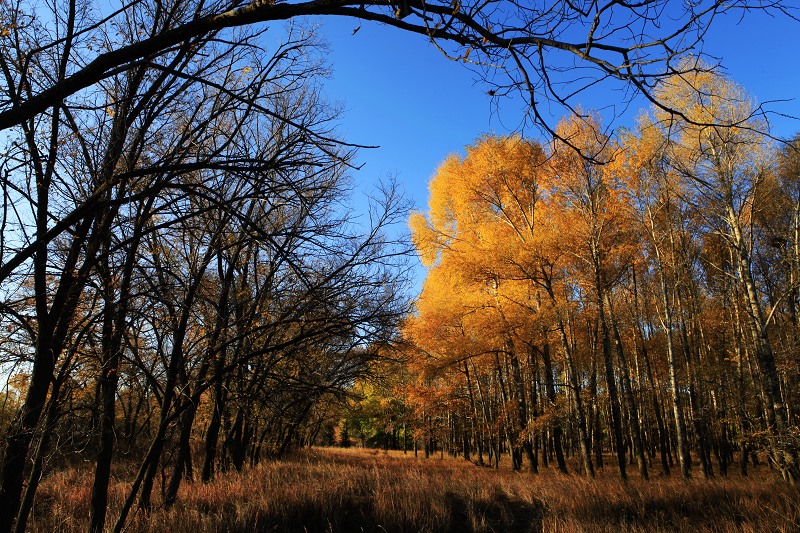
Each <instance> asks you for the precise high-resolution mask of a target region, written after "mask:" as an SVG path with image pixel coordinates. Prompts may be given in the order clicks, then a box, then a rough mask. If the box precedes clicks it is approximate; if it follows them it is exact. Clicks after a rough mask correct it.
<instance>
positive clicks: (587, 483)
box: [29, 449, 800, 533]
mask: <svg viewBox="0 0 800 533" xmlns="http://www.w3.org/2000/svg"><path fill="white" fill-rule="evenodd" d="M613 474H614V472H613V470H611V469H609V471H608V472H607V473H606V474H605V475H603V474H601V475H600V476H599V478H598V479H597V480H594V481H592V480H588V479H585V478H583V477H580V476H575V475H573V476H562V475H559V474H557V473H555V472H552V471H545V472H543V473H542V474H540V475H538V476H534V475H530V474H528V473H516V474H515V473H512V472H510V471H508V470H503V469H501V470H500V471H496V470H493V469H490V468H480V467H476V466H474V465H472V464H471V463H468V462H465V461H460V460H456V459H449V458H445V459H439V458H438V456H437V458H431V459H428V460H425V459H422V458H420V459H419V460H415V459H414V458H413V455H412V454H409V455H407V456H403V455H402V454H399V453H389V454H384V453H383V452H374V451H369V450H358V449H350V450H338V449H314V450H308V451H305V452H302V453H299V454H297V455H295V456H294V457H292V458H290V459H287V460H284V461H278V462H267V463H263V464H261V465H260V466H258V467H257V468H255V469H252V470H249V471H246V472H244V473H242V474H235V473H230V474H225V475H222V476H219V478H218V479H217V480H216V481H214V482H213V483H211V484H208V485H204V484H202V483H193V484H192V483H186V484H184V485H183V487H182V488H181V493H180V499H179V503H178V504H177V505H176V506H175V507H173V508H172V509H169V510H164V509H159V508H158V505H159V501H158V499H157V498H156V500H155V502H154V504H155V506H156V510H154V512H153V513H152V514H151V516H149V517H145V516H143V515H141V514H139V515H137V516H136V517H135V518H134V520H133V522H132V523H131V524H130V526H129V528H128V531H170V532H203V531H209V532H210V531H215V532H216V531H219V532H223V531H225V532H250V531H298V532H304V531H321V532H324V531H341V532H350V531H390V532H393V531H457V532H459V533H461V532H464V533H466V532H468V531H548V532H549V531H564V532H583V531H586V532H594V531H637V532H645V531H647V532H650V531H692V532H693V533H694V532H712V531H714V532H723V531H724V532H728V531H744V532H762V531H763V532H768V531H769V532H773V531H776V532H777V531H783V532H789V531H800V493H798V491H797V490H795V489H794V488H792V487H789V486H787V485H784V484H782V483H780V482H778V481H775V480H774V478H773V477H772V476H771V475H770V474H769V472H766V471H761V472H756V473H755V475H753V476H752V477H750V478H745V479H743V478H739V477H730V478H728V479H717V480H714V481H710V482H706V481H702V480H692V481H690V482H688V483H685V482H683V481H681V480H680V479H678V478H676V477H673V478H668V479H656V480H652V481H650V482H646V481H643V480H639V479H632V480H631V481H630V482H629V483H627V484H624V485H623V484H621V483H620V482H619V481H618V480H617V479H616V477H614V475H613ZM90 487H91V479H90V476H88V475H87V471H81V470H78V469H75V468H72V469H68V470H64V471H62V472H59V473H57V474H55V475H53V476H51V477H50V478H48V479H47V480H46V481H45V482H44V483H43V485H42V487H41V489H40V493H39V497H38V500H37V505H36V512H35V514H34V516H33V517H32V520H31V522H30V523H29V526H31V527H32V529H33V530H35V531H48V532H49V531H85V530H86V529H87V526H88V502H89V496H90V490H91V488H90ZM127 487H128V485H127V484H126V483H124V482H118V483H116V484H115V485H114V486H113V489H112V495H111V510H110V512H109V516H111V517H114V516H115V515H116V512H117V510H118V509H119V506H120V505H121V503H122V499H123V498H124V496H125V491H126V489H127Z"/></svg>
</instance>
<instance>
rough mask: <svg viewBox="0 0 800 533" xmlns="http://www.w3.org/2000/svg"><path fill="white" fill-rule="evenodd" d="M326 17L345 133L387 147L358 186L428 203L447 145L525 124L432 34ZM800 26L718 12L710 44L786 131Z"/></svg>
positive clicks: (602, 99)
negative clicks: (384, 186)
mask: <svg viewBox="0 0 800 533" xmlns="http://www.w3.org/2000/svg"><path fill="white" fill-rule="evenodd" d="M321 24H322V28H321V30H322V33H323V35H324V37H325V39H326V40H327V42H328V43H329V45H330V58H329V59H330V63H331V66H332V69H333V78H332V79H330V80H326V81H325V91H326V93H327V94H328V96H329V98H331V99H332V100H333V101H336V102H339V103H341V104H343V106H344V108H345V112H344V114H343V116H342V118H341V121H340V125H341V126H340V132H341V134H342V135H343V136H344V137H345V138H346V139H347V140H348V141H350V142H355V143H363V144H368V145H378V146H379V148H375V149H369V150H362V151H361V152H360V154H359V162H360V163H362V164H363V165H364V166H363V168H362V169H361V170H360V171H358V172H355V173H354V176H353V177H354V180H355V183H356V186H357V191H356V193H357V194H358V192H359V191H366V190H368V189H369V188H370V186H371V184H373V183H375V182H376V181H377V180H379V179H382V178H385V177H386V176H389V175H393V176H396V177H397V178H398V181H399V182H400V183H401V184H402V185H403V187H404V188H405V191H406V194H407V195H408V196H409V197H410V198H411V199H412V200H413V201H414V203H415V205H416V206H417V208H419V209H425V208H426V207H427V194H428V182H429V180H430V178H431V176H432V175H433V174H434V173H435V172H436V168H437V166H438V165H439V164H440V163H441V162H442V161H443V160H444V158H445V157H446V156H447V155H448V154H449V153H453V152H461V151H462V149H463V147H464V146H465V145H467V144H471V143H472V142H473V141H474V140H475V139H476V138H477V137H478V136H479V135H480V134H482V133H487V132H488V133H497V134H504V133H508V132H511V131H515V130H517V128H518V127H519V120H520V117H521V109H520V104H519V102H514V101H507V102H503V101H501V102H500V106H501V107H500V111H499V112H498V111H497V109H495V108H494V107H493V103H492V99H491V98H490V97H489V96H488V95H487V94H486V91H487V90H488V89H489V87H488V86H487V85H486V84H485V83H482V82H481V81H480V80H478V79H477V77H476V75H475V74H474V73H472V72H470V71H469V70H468V69H467V68H465V66H464V65H463V64H461V63H456V62H454V61H449V60H447V59H446V58H445V57H443V56H442V54H441V52H440V51H438V50H437V49H436V48H435V47H434V46H433V45H432V44H430V43H428V42H427V41H426V39H425V38H424V37H422V36H419V35H412V34H409V33H405V32H403V31H400V30H397V29H394V28H390V27H386V26H383V25H379V24H374V23H366V22H363V23H362V22H359V21H357V20H349V19H338V18H336V19H330V18H329V19H326V20H323V21H321ZM357 27H360V29H359V30H358V32H357V33H356V34H353V30H355V29H356V28H357ZM798 30H800V22H797V21H794V20H791V19H789V18H788V17H785V16H778V15H776V16H769V15H767V14H764V13H760V12H750V13H747V14H746V15H745V16H744V18H743V19H741V20H740V19H739V18H737V17H733V16H727V17H722V18H717V19H716V20H715V21H714V24H713V25H712V27H711V29H710V31H709V33H708V35H707V39H706V42H705V45H704V51H705V52H706V53H707V54H710V55H713V56H716V57H719V58H721V59H722V62H723V65H724V66H725V67H726V69H727V73H728V74H729V75H730V76H731V77H732V78H733V79H734V80H735V81H737V82H738V83H739V84H741V85H743V86H744V87H745V88H746V89H747V90H748V91H749V92H750V93H751V94H752V95H753V96H755V97H756V98H757V100H758V101H759V102H769V101H772V103H769V104H768V108H769V109H771V110H772V111H773V112H775V113H776V114H774V115H772V117H771V122H772V126H773V133H774V134H776V135H778V136H790V135H793V134H794V133H796V132H798V131H800V121H798V120H795V119H790V118H786V117H782V116H780V114H783V115H791V116H796V117H800V101H799V100H798V97H800V94H798V92H800V89H799V88H800V60H798V56H797V53H796V51H795V47H796V43H797V35H798V34H800V31H798ZM619 100H620V97H619V95H618V94H615V93H603V92H596V93H594V94H591V95H589V94H587V95H586V100H585V101H581V104H582V105H583V107H584V108H587V109H593V108H599V107H603V106H608V105H617V106H618V105H619ZM779 100H786V101H779ZM644 107H646V104H645V103H644V102H642V104H641V105H635V104H634V105H633V106H631V108H630V109H629V110H628V111H627V113H626V114H625V115H623V116H622V117H621V118H620V119H618V120H617V121H616V122H615V124H614V126H615V127H617V126H631V125H632V122H633V117H635V115H636V114H637V113H638V110H639V109H641V108H644ZM618 109H619V108H618ZM526 133H528V132H526ZM529 133H531V134H534V135H535V134H536V133H537V132H535V131H530V132H529Z"/></svg>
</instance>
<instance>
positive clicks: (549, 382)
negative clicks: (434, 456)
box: [402, 72, 800, 482]
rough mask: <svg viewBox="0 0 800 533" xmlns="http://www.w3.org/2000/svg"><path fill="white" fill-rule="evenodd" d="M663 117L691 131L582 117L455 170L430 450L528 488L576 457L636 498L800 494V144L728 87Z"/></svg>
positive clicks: (434, 188)
mask: <svg viewBox="0 0 800 533" xmlns="http://www.w3.org/2000/svg"><path fill="white" fill-rule="evenodd" d="M698 89H699V90H698ZM659 98H661V99H662V100H663V101H665V102H669V103H670V105H674V106H676V107H680V108H681V109H683V110H684V114H685V115H686V118H685V119H683V118H676V117H675V116H674V115H670V114H667V113H664V112H663V111H661V110H660V109H658V108H655V109H653V110H652V112H651V113H650V114H644V115H642V116H641V117H640V119H639V121H638V125H637V127H636V128H634V129H632V130H629V131H626V132H623V133H622V134H621V135H619V136H617V137H615V138H611V137H608V136H606V135H604V134H603V133H602V131H603V130H602V127H601V125H600V124H599V119H598V118H597V116H596V115H593V114H591V113H588V114H585V115H583V116H582V117H577V116H573V117H571V118H567V119H564V120H563V121H562V122H561V123H560V124H559V126H558V129H557V133H558V135H557V136H556V137H555V138H554V140H553V141H552V142H551V143H548V144H547V145H546V146H542V145H540V144H539V143H536V142H534V141H529V140H525V139H522V138H520V137H517V136H511V137H491V136H487V137H484V138H481V139H480V140H478V141H477V142H476V143H475V144H474V145H473V146H470V147H468V148H467V152H466V155H465V156H464V157H460V156H457V155H454V156H451V157H449V158H448V159H447V160H446V161H445V162H444V163H443V164H442V165H441V167H440V168H439V170H438V172H437V174H436V176H435V177H434V178H433V181H432V182H431V187H430V204H429V210H428V211H427V213H424V214H423V213H420V212H418V213H416V214H415V215H414V216H413V217H412V220H411V226H412V229H413V234H414V235H413V236H414V243H415V245H416V247H417V249H418V251H419V253H420V255H421V257H422V258H423V261H424V262H425V263H426V265H427V266H428V275H427V278H426V280H425V285H424V288H423V291H422V295H421V296H420V299H419V301H418V303H417V308H416V312H415V313H414V315H413V316H412V317H411V318H410V319H409V320H408V321H407V323H406V325H405V326H404V334H405V336H406V338H407V342H408V343H409V346H408V348H407V353H408V355H409V360H410V363H409V365H410V366H409V372H408V378H407V380H406V383H407V385H406V387H407V390H409V391H410V392H409V393H408V394H406V395H404V396H402V397H403V398H404V401H405V402H406V408H407V410H408V416H409V417H411V418H414V419H415V420H416V424H417V425H418V426H419V427H421V428H424V430H425V431H426V432H427V433H426V437H425V438H433V439H435V440H436V441H437V442H438V446H445V447H447V448H449V449H450V450H451V451H453V452H454V453H455V452H458V453H463V454H464V456H465V457H468V458H470V457H474V456H475V455H477V458H476V459H475V461H476V462H477V463H479V464H483V463H484V462H486V461H487V460H488V462H494V463H495V465H496V464H497V462H498V461H499V459H500V457H501V455H502V453H503V452H504V451H510V452H511V460H512V463H513V468H514V469H519V468H520V467H521V466H522V463H523V461H527V462H528V463H529V465H528V466H529V468H530V470H532V471H536V470H537V468H538V466H539V464H540V463H542V462H548V461H552V460H553V457H554V458H555V461H556V462H557V466H558V468H559V469H561V470H562V471H563V472H567V471H568V464H567V461H566V459H565V457H566V456H569V455H572V456H573V457H576V464H578V465H580V466H579V467H578V469H579V470H581V471H583V472H584V473H586V474H587V475H589V476H594V475H595V469H596V468H598V467H600V468H602V467H603V466H604V461H605V460H606V459H607V457H606V456H605V455H604V454H605V453H609V452H610V453H612V455H613V457H614V458H615V460H616V461H615V462H616V465H617V468H618V471H619V476H620V477H621V478H622V479H625V478H626V477H627V475H628V473H627V472H628V468H629V466H630V465H632V464H634V463H635V465H636V468H637V469H638V471H639V474H640V475H641V476H642V477H644V478H647V477H648V476H649V475H650V473H651V471H652V470H654V469H655V470H658V471H660V472H661V473H663V474H665V475H667V474H670V472H671V471H672V470H673V469H675V470H678V471H679V472H680V475H682V476H683V477H689V476H690V475H692V468H693V465H698V464H699V468H700V471H701V473H702V476H704V477H706V478H709V477H712V476H714V475H715V473H719V474H721V475H726V474H727V473H728V471H729V470H730V469H731V468H733V467H734V465H736V466H735V467H736V468H738V469H739V470H740V472H741V473H742V474H743V475H746V474H747V469H748V466H749V465H750V464H751V462H754V461H758V460H768V461H769V463H770V465H771V466H772V467H773V468H774V469H775V470H776V471H777V472H779V473H780V475H781V476H783V478H784V479H786V480H788V481H790V482H796V481H797V480H798V475H799V474H800V470H799V465H798V446H800V434H798V419H797V409H798V407H799V406H800V404H799V403H798V402H800V397H799V396H798V394H800V391H798V389H797V386H796V383H797V379H798V377H800V374H799V372H800V344H798V334H800V330H798V328H799V327H800V323H798V313H797V307H798V305H800V301H798V279H800V271H799V270H798V268H800V203H798V200H799V199H800V197H799V196H798V179H800V174H799V173H798V169H800V167H798V156H797V148H798V143H797V142H796V141H795V142H793V143H783V144H778V145H776V144H774V143H772V142H771V141H770V140H769V138H768V137H767V136H766V135H764V133H763V132H764V131H765V128H766V125H765V124H764V123H763V121H761V120H758V119H757V118H755V116H754V115H753V110H754V107H755V104H754V103H753V100H752V99H751V98H750V97H749V95H747V94H746V92H745V91H744V90H743V89H742V88H741V87H739V86H737V85H736V84H735V83H734V82H732V81H731V80H730V79H727V78H725V77H723V76H722V75H719V74H714V73H711V72H698V73H696V74H693V75H691V76H686V75H683V76H676V77H675V78H673V79H672V80H670V81H669V82H668V83H666V84H664V85H663V86H662V87H661V88H660V89H659ZM568 145H572V146H568ZM573 146H576V147H578V148H579V150H580V153H579V152H576V151H575V150H574V149H573ZM580 154H588V155H589V156H590V157H588V158H587V157H582V156H581V155H580ZM759 453H760V454H762V455H761V456H760V459H759V455H758V454H759Z"/></svg>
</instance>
